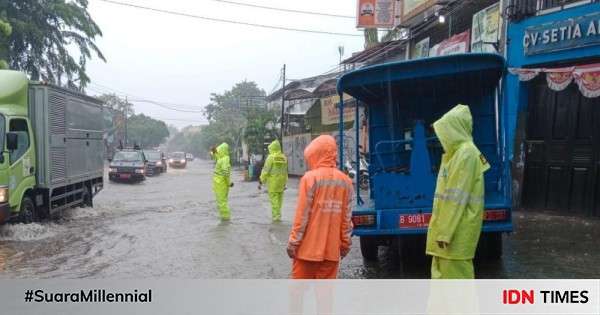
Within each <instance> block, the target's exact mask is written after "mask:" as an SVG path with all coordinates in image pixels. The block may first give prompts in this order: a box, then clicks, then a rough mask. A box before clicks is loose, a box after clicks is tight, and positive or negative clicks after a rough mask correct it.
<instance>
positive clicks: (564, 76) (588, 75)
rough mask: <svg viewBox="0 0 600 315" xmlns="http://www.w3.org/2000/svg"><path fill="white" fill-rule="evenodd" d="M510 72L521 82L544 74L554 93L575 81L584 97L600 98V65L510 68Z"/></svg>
mask: <svg viewBox="0 0 600 315" xmlns="http://www.w3.org/2000/svg"><path fill="white" fill-rule="evenodd" d="M508 71H509V72H510V73H512V74H514V75H518V76H519V80H520V81H529V80H532V79H534V78H535V77H537V76H538V74H540V73H542V72H543V73H546V81H547V82H548V87H550V88H551V89H552V90H554V91H562V90H564V89H566V88H567V86H569V84H571V82H573V81H575V83H577V85H578V86H579V90H580V91H581V94H583V96H585V97H589V98H593V97H599V96H600V63H597V64H590V65H583V66H574V67H565V68H509V69H508Z"/></svg>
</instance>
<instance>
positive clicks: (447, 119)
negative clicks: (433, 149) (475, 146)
mask: <svg viewBox="0 0 600 315" xmlns="http://www.w3.org/2000/svg"><path fill="white" fill-rule="evenodd" d="M433 129H434V130H435V134H436V136H437V137H438V139H439V140H440V143H441V144H442V147H444V151H445V152H446V153H453V152H454V151H456V149H457V148H458V147H459V146H460V144H462V143H464V142H467V141H473V136H472V132H473V118H472V117H471V111H470V110H469V107H468V106H466V105H461V104H459V105H456V106H455V107H454V108H452V109H451V110H450V111H449V112H447V113H446V114H444V116H442V118H440V119H438V120H437V121H436V122H435V123H433Z"/></svg>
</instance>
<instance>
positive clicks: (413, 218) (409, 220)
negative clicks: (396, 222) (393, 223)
mask: <svg viewBox="0 0 600 315" xmlns="http://www.w3.org/2000/svg"><path fill="white" fill-rule="evenodd" d="M429 220H431V213H415V214H401V215H400V227H401V228H424V227H427V226H428V225H429Z"/></svg>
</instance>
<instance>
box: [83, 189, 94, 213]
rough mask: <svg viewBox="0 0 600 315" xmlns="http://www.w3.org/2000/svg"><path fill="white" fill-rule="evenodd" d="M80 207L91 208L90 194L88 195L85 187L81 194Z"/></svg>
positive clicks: (88, 191) (88, 192)
mask: <svg viewBox="0 0 600 315" xmlns="http://www.w3.org/2000/svg"><path fill="white" fill-rule="evenodd" d="M81 207H83V208H87V207H93V203H92V194H90V190H89V189H88V188H87V187H85V188H84V189H83V192H82V193H81Z"/></svg>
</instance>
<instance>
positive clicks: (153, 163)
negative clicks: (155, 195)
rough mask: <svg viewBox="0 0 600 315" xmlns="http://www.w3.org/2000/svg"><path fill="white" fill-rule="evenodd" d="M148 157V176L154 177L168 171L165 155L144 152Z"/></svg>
mask: <svg viewBox="0 0 600 315" xmlns="http://www.w3.org/2000/svg"><path fill="white" fill-rule="evenodd" d="M144 155H145V156H146V160H148V163H146V176H153V175H156V174H161V173H164V172H166V171H167V159H166V158H165V154H164V153H162V152H160V151H157V150H144Z"/></svg>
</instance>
